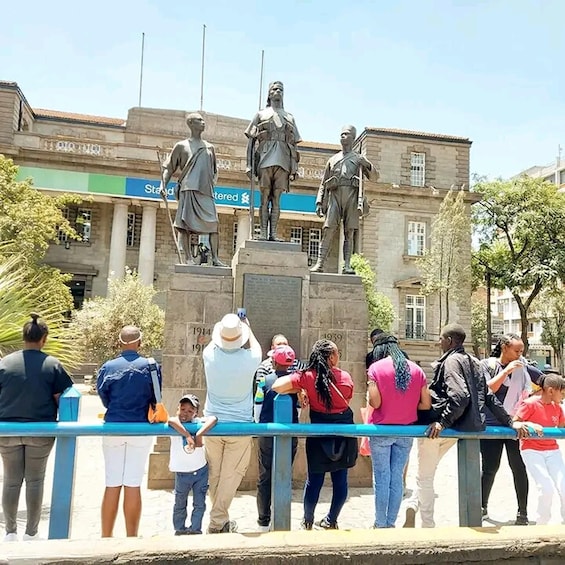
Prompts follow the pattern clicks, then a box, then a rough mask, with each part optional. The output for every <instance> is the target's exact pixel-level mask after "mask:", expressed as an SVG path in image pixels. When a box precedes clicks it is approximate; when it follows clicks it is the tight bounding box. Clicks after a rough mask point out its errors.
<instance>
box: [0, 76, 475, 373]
mask: <svg viewBox="0 0 565 565" xmlns="http://www.w3.org/2000/svg"><path fill="white" fill-rule="evenodd" d="M203 115H204V119H205V120H206V131H205V134H204V137H205V139H207V140H208V141H210V142H211V143H213V144H214V145H215V147H216V154H217V157H218V165H219V169H220V171H219V179H218V183H217V187H216V192H215V198H216V204H217V206H218V212H219V218H220V250H219V253H220V258H221V259H222V260H223V261H224V262H227V263H229V262H230V261H231V258H232V256H233V254H234V252H235V250H236V249H237V247H238V246H239V245H241V243H242V242H243V241H244V240H245V239H246V238H247V237H248V234H249V232H250V218H249V198H250V191H249V182H248V180H247V177H246V175H245V154H246V138H245V136H244V134H243V131H244V130H245V128H246V127H247V125H248V120H247V119H239V118H233V117H228V116H222V115H217V114H211V113H207V112H203ZM185 116H186V112H185V111H179V110H162V109H153V108H142V107H136V108H132V109H130V110H129V112H128V115H127V117H126V118H107V117H100V116H90V115H84V114H73V113H68V112H61V111H55V110H41V109H38V108H32V107H31V106H30V104H29V103H28V101H27V100H26V98H25V96H24V94H23V93H22V91H21V90H20V88H19V87H18V85H17V84H16V83H14V82H5V81H0V153H3V154H5V155H6V156H8V157H11V158H12V159H13V160H14V162H15V163H16V164H17V165H19V166H20V178H21V179H24V178H27V177H31V178H32V179H33V181H34V185H35V186H36V187H37V189H39V190H42V191H45V192H46V193H52V194H55V193H57V192H59V191H66V192H73V193H79V194H84V195H85V197H86V196H87V197H88V199H85V201H84V202H83V203H82V204H81V205H79V206H76V207H72V208H70V209H68V210H66V212H65V213H66V214H67V215H68V218H69V220H70V221H71V222H72V223H73V224H75V225H76V227H77V229H78V230H79V232H80V233H81V235H82V237H83V240H82V241H81V242H76V241H67V240H66V239H65V237H64V235H63V234H61V236H60V238H59V243H60V245H52V246H51V247H50V249H49V251H48V253H47V256H46V260H47V261H48V262H49V263H50V264H51V265H54V266H56V267H58V268H60V269H61V270H62V271H64V272H67V273H71V274H72V275H73V279H72V282H71V289H72V291H73V295H74V297H75V304H76V305H77V306H80V304H81V303H82V301H83V300H84V298H87V297H91V296H96V295H105V294H106V290H107V280H108V278H109V277H113V276H121V274H122V273H123V272H124V269H125V266H126V265H127V266H129V267H130V268H135V269H137V270H138V271H139V273H140V276H141V278H142V280H143V281H144V282H145V283H146V284H152V283H153V284H154V285H155V287H156V289H157V290H158V291H160V292H159V294H158V296H157V300H158V302H159V303H160V304H161V305H164V302H165V299H166V294H165V292H164V291H166V289H167V287H168V280H169V277H170V274H171V272H172V268H173V265H174V263H175V262H176V261H177V258H176V252H175V247H174V243H173V240H172V237H171V230H170V225H169V220H168V219H167V216H166V214H167V210H166V209H165V207H164V203H163V202H162V200H161V199H160V197H159V195H158V186H159V165H158V161H157V154H156V149H157V148H159V149H160V150H161V152H162V153H163V154H164V153H166V152H167V151H170V149H171V148H172V146H173V144H174V143H175V142H176V141H178V140H180V139H182V138H185V137H186V136H187V133H188V128H187V126H186V123H185ZM297 121H298V125H299V127H300V119H299V117H297ZM300 130H301V133H302V134H303V135H304V134H306V135H307V132H306V131H303V128H300ZM339 133H340V132H339V128H338V129H336V132H335V139H332V140H330V141H331V143H317V142H310V141H305V142H303V143H301V144H300V148H299V149H300V171H299V172H300V179H298V180H297V181H296V182H294V183H292V185H291V192H290V193H289V194H285V195H283V200H282V214H281V221H280V223H279V237H282V238H283V239H285V240H287V241H293V242H296V243H298V244H300V245H301V247H302V250H303V252H304V253H307V254H308V258H309V260H310V261H311V262H314V261H315V260H316V257H317V253H318V247H319V244H320V241H321V236H322V225H323V224H322V220H320V219H319V218H318V217H317V216H316V215H315V213H314V209H315V206H314V202H315V196H316V192H317V189H318V185H319V182H320V178H321V177H322V174H323V169H324V166H325V163H326V161H327V159H328V157H329V156H330V155H332V154H333V153H335V152H336V151H338V150H339V149H340V147H339V145H338V144H337V142H338V141H339ZM356 144H357V148H358V149H360V150H361V151H362V152H364V153H365V154H366V155H367V157H368V158H369V159H370V160H371V161H372V162H373V163H375V164H377V165H378V167H379V169H380V179H379V181H378V182H377V183H373V182H366V183H365V191H366V195H367V197H368V199H369V201H370V204H371V212H370V214H369V215H368V216H367V217H366V218H364V219H363V220H362V221H361V230H360V234H359V238H358V250H359V251H360V252H362V253H363V254H364V255H365V257H366V258H367V259H368V260H369V262H370V264H371V265H372V267H373V268H374V270H375V272H376V274H377V288H378V290H379V291H381V292H383V293H384V294H386V295H387V296H388V297H389V298H390V300H391V301H392V303H393V305H394V307H395V309H396V311H397V313H398V319H397V321H396V324H395V327H394V331H395V332H396V333H397V335H398V336H399V337H400V338H401V340H402V346H403V348H404V349H406V350H407V351H408V353H409V354H410V357H411V358H412V359H414V360H415V361H417V362H420V363H422V365H423V366H424V367H425V368H426V369H428V368H429V364H428V362H429V361H430V360H432V359H434V358H436V357H437V354H438V350H437V347H436V342H437V338H438V335H437V328H438V325H439V319H438V308H437V300H436V297H434V296H430V297H424V296H422V295H421V294H420V289H421V281H420V276H419V272H418V269H417V268H416V265H415V259H417V258H418V257H419V256H421V255H422V254H423V253H424V251H425V250H426V249H427V248H428V246H429V241H430V228H431V224H432V220H433V218H434V215H435V214H436V213H437V211H438V208H439V205H440V203H441V201H442V198H443V197H444V196H445V195H446V194H447V192H448V190H449V189H450V187H457V188H459V189H462V190H465V191H466V195H467V199H466V201H467V204H468V206H469V208H470V206H471V204H472V202H474V201H475V200H476V195H474V194H472V193H469V192H468V187H469V152H470V147H471V141H470V140H469V139H467V138H465V137H457V136H451V135H443V134H435V133H425V132H418V131H405V130H396V129H385V128H373V127H367V128H365V129H363V130H362V131H361V133H360V135H359V138H358V139H357V142H356ZM255 196H256V203H257V206H258V193H256V194H255ZM169 207H170V209H171V211H173V210H175V209H176V203H175V202H174V200H170V202H169ZM255 221H257V218H256V220H255ZM341 243H342V239H341V240H340V241H338V238H335V239H334V242H333V249H332V251H331V253H330V256H329V258H328V261H327V263H326V266H327V270H328V272H337V270H338V264H339V263H340V255H341V251H340V249H341ZM469 256H470V237H469ZM470 295H471V291H470V288H469V292H468V299H465V300H462V301H461V303H459V304H453V305H452V315H451V319H452V320H453V321H458V322H459V323H461V324H462V325H463V326H464V327H465V328H467V329H468V331H469V333H470V326H471V324H470ZM360 362H362V360H360Z"/></svg>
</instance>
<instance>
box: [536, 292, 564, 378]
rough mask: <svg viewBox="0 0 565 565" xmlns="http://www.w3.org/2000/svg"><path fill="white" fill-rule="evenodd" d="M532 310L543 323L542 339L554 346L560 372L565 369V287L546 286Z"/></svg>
mask: <svg viewBox="0 0 565 565" xmlns="http://www.w3.org/2000/svg"><path fill="white" fill-rule="evenodd" d="M532 312H533V313H534V314H535V316H536V317H537V318H539V319H540V320H541V322H542V324H543V330H542V332H541V340H542V343H544V344H545V345H550V346H551V347H552V348H553V352H554V354H555V359H556V361H557V366H558V369H559V372H560V373H561V374H563V371H564V370H565V358H564V354H565V288H563V286H562V285H561V284H559V285H555V286H553V287H549V288H545V289H544V290H542V291H541V292H540V295H539V296H538V298H537V299H536V300H535V301H534V304H533V306H532Z"/></svg>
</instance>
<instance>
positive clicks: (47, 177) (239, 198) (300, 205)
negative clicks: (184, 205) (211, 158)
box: [17, 167, 316, 214]
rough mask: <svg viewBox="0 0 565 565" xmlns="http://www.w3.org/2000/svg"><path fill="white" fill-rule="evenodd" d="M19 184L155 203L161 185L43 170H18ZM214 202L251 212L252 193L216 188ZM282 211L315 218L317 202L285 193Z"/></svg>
mask: <svg viewBox="0 0 565 565" xmlns="http://www.w3.org/2000/svg"><path fill="white" fill-rule="evenodd" d="M17 178H18V180H22V181H23V180H25V179H27V178H31V179H32V181H33V184H34V185H35V187H36V188H38V189H47V190H60V191H65V192H74V193H77V192H78V193H90V194H104V195H106V196H131V197H136V198H144V199H151V200H156V199H159V198H161V195H160V194H159V181H157V180H151V179H140V178H133V177H121V176H117V175H105V174H99V173H84V172H78V171H66V170H61V169H44V168H40V167H19V171H18V177H17ZM175 186H176V183H174V182H170V183H169V184H168V186H167V200H174V199H175V196H174V193H175ZM214 200H215V201H216V204H217V205H218V206H231V207H232V208H249V201H250V200H251V191H250V190H249V189H248V188H232V187H229V186H217V187H216V188H215V189H214ZM253 202H254V205H255V207H256V208H258V207H259V203H260V193H259V188H257V189H256V190H255V191H254V198H253ZM281 209H282V210H283V211H285V212H300V213H302V214H314V213H315V210H316V198H315V196H314V195H310V194H292V193H285V194H283V195H282V197H281Z"/></svg>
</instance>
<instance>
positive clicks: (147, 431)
mask: <svg viewBox="0 0 565 565" xmlns="http://www.w3.org/2000/svg"><path fill="white" fill-rule="evenodd" d="M80 397H81V395H80V392H78V391H77V390H76V389H75V388H70V389H68V390H67V391H66V392H65V393H64V394H63V395H61V397H60V400H59V422H29V423H14V422H0V437H2V436H55V437H57V444H56V448H55V469H54V473H53V493H56V496H53V497H52V501H51V512H50V517H49V539H66V538H68V537H69V531H70V524H71V515H72V502H73V488H74V473H75V462H76V458H75V456H76V438H77V437H78V436H103V435H126V436H148V435H152V436H168V435H169V436H174V435H176V434H177V432H175V431H174V430H173V429H172V428H170V427H169V426H168V425H167V424H149V423H147V424H145V423H140V424H133V423H104V422H97V423H91V424H82V423H79V422H78V414H79V405H80ZM274 416H275V417H274V419H275V422H276V423H273V424H254V423H219V424H217V425H216V426H215V427H214V428H212V430H210V431H209V432H208V434H209V435H215V436H273V437H274V442H273V444H274V445H273V458H274V459H273V481H272V485H273V493H272V504H273V513H272V516H273V528H274V529H275V530H290V501H291V498H292V496H291V495H292V459H291V442H292V439H291V438H292V437H293V436H294V437H296V436H298V437H305V436H327V435H340V436H349V437H363V436H369V437H370V436H380V437H414V438H423V437H424V431H425V429H426V426H395V425H391V426H384V425H373V424H334V425H330V424H293V423H292V401H291V398H290V396H284V395H283V396H277V397H276V398H275V409H274ZM185 427H186V428H187V429H188V430H189V431H191V432H196V430H197V429H198V427H199V425H198V424H186V425H185ZM441 437H445V438H456V439H459V441H458V442H457V446H458V486H459V489H458V490H459V525H460V526H480V525H481V524H482V517H481V470H480V450H479V440H480V439H483V438H484V439H489V438H490V439H492V438H500V439H503V438H504V439H508V438H510V439H512V438H516V433H515V432H514V431H512V430H510V429H509V428H505V427H498V426H495V427H489V428H488V429H487V430H486V431H484V432H481V433H475V432H457V431H454V430H450V429H448V430H444V431H443V432H442V433H441ZM544 437H545V438H553V439H560V438H565V429H563V428H562V429H559V428H546V429H545V430H544Z"/></svg>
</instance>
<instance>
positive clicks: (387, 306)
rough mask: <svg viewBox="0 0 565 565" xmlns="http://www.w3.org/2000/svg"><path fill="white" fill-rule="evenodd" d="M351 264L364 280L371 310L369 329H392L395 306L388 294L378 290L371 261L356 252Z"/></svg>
mask: <svg viewBox="0 0 565 565" xmlns="http://www.w3.org/2000/svg"><path fill="white" fill-rule="evenodd" d="M351 266H352V267H353V269H354V270H355V272H356V273H357V274H358V275H359V276H360V277H361V281H362V282H363V288H364V290H365V298H366V300H367V308H368V311H369V329H372V328H381V329H382V330H384V331H390V329H391V328H392V323H393V322H394V319H395V317H396V316H395V313H394V307H393V305H392V302H391V301H390V299H389V298H388V297H387V296H385V295H384V294H383V293H382V292H378V291H377V290H376V287H375V283H376V276H375V272H374V271H373V269H372V268H371V265H370V264H369V261H367V259H366V258H365V257H363V255H360V254H357V253H355V254H354V255H353V257H351Z"/></svg>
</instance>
